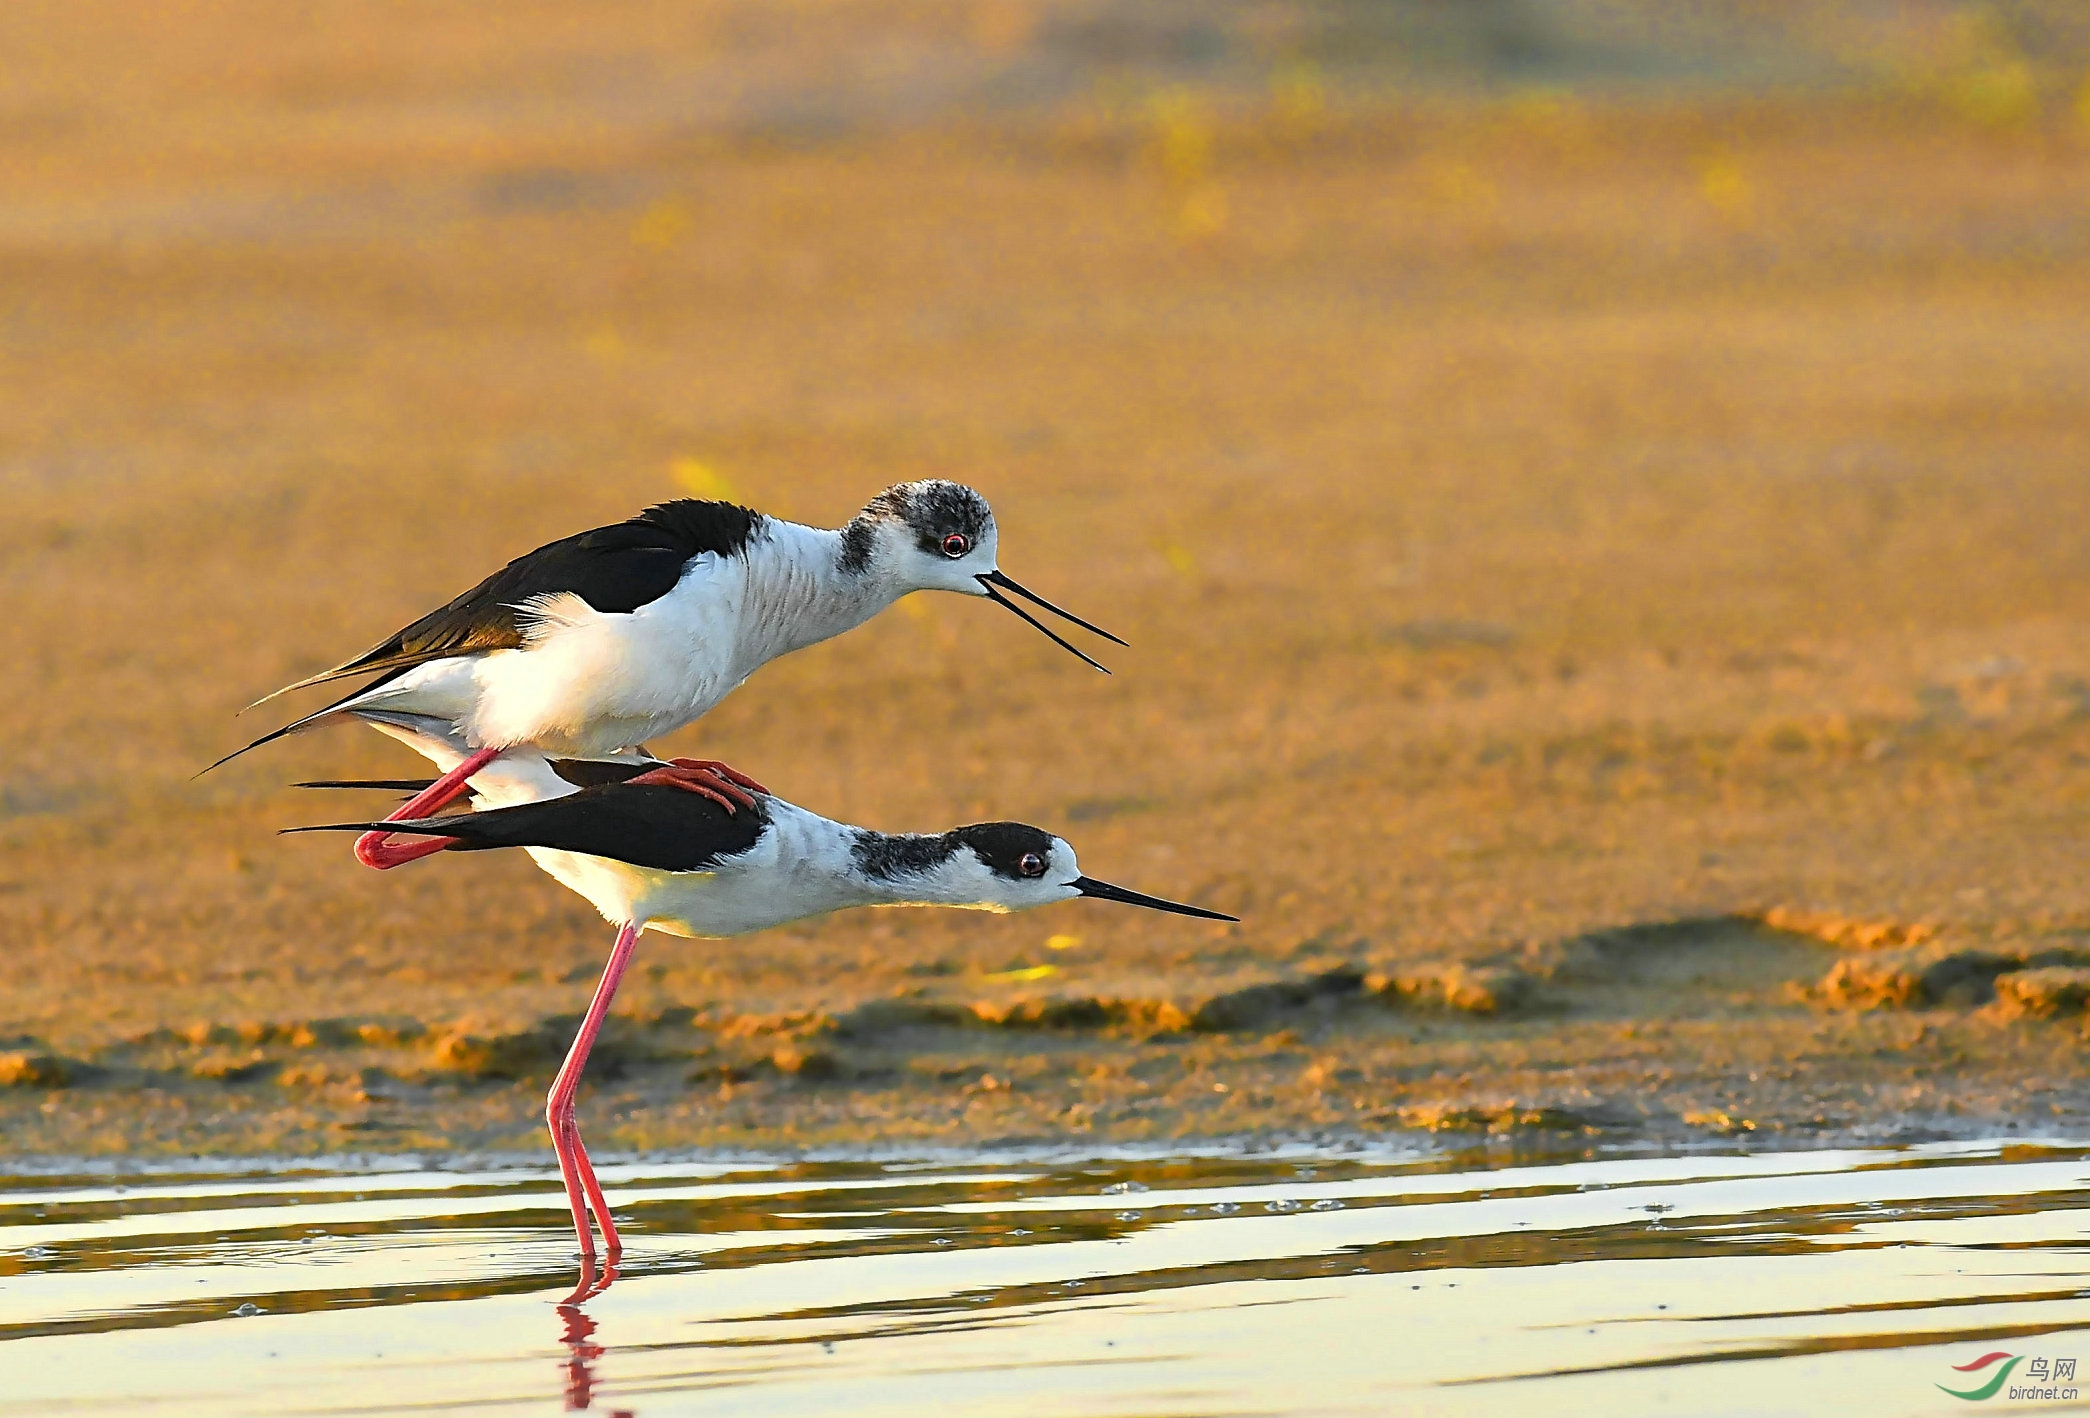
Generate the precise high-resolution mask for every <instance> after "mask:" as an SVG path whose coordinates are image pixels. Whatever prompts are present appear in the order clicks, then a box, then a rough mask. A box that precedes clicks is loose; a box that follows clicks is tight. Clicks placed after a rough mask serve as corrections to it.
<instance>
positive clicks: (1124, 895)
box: [1067, 876, 1241, 921]
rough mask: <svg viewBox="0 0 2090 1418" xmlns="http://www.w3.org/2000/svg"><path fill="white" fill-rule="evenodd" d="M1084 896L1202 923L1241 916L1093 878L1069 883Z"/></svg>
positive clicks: (1234, 919)
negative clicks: (1131, 889)
mask: <svg viewBox="0 0 2090 1418" xmlns="http://www.w3.org/2000/svg"><path fill="white" fill-rule="evenodd" d="M1067 884H1068V885H1069V886H1071V887H1073V888H1074V889H1075V890H1076V891H1079V892H1080V893H1081V894H1082V895H1083V896H1093V897H1095V898H1096V899H1097V900H1098V901H1122V902H1124V903H1125V904H1126V905H1127V906H1144V907H1146V908H1147V909H1148V910H1149V911H1169V912H1173V913H1174V914H1176V915H1178V916H1196V917H1197V918H1198V919H1199V920H1202V921H1238V920H1240V919H1241V918H1240V917H1239V916H1224V915H1221V914H1220V913H1219V912H1217V911H1207V910H1206V909H1205V908H1204V907H1202V906H1185V905H1184V904H1183V903H1182V902H1180V901H1163V900H1162V899H1161V898H1160V897H1159V896H1145V895H1142V894H1140V893H1139V892H1137V891H1127V890H1126V889H1125V888H1124V887H1122V886H1112V885H1111V884H1110V883H1109V882H1107V881H1098V880H1096V879H1095V878H1094V877H1092V876H1077V877H1075V878H1074V880H1072V881H1070V882H1068V883H1067Z"/></svg>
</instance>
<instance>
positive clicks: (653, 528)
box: [263, 499, 762, 702]
mask: <svg viewBox="0 0 2090 1418" xmlns="http://www.w3.org/2000/svg"><path fill="white" fill-rule="evenodd" d="M761 516H762V514H761V513H759V512H751V511H749V510H748V509H747V508H745V507H735V506H734V505H733V504H731V503H729V502H697V501H693V500H690V499H684V500H682V501H678V502H664V503H662V504H660V505H659V506H658V507H649V508H647V509H646V510H645V511H644V512H641V513H640V514H639V515H638V516H636V517H633V518H632V519H631V520H629V521H627V522H619V523H617V524H616V525H615V526H611V527H597V528H595V529H594V530H593V531H589V532H581V533H579V534H577V535H575V536H571V537H564V538H561V539H560V540H558V541H556V542H549V543H547V544H545V545H544V546H541V547H539V548H537V550H535V551H533V552H530V553H529V554H528V555H526V556H519V557H517V558H516V559H515V560H513V561H511V562H509V563H508V564H507V565H506V566H504V567H502V568H501V569H500V570H499V571H496V572H495V573H494V574H493V575H491V576H489V577H487V578H486V579H485V580H484V581H481V582H480V583H479V584H478V585H476V586H474V587H473V588H472V589H471V590H469V591H467V592H465V593H464V594H463V595H461V596H459V597H458V598H457V599H456V600H454V601H452V602H450V604H448V605H446V606H444V607H443V608H442V609H440V610H435V611H430V612H429V613H428V614H427V615H424V616H422V617H421V618H420V619H419V620H417V621H415V622H414V623H413V624H412V625H409V626H408V627H406V629H404V630H402V631H400V632H399V633H397V634H396V635H393V636H390V637H389V638H387V639H386V640H384V641H383V642H382V643H380V644H378V645H374V646H372V647H371V648H370V649H369V650H366V651H365V652H364V653H362V654H360V655H358V656H356V657H355V658H354V659H352V660H345V661H343V662H342V663H341V664H338V665H336V666H335V667H334V668H333V669H330V670H327V671H326V672H325V673H323V674H316V675H313V676H311V677H310V678H309V679H302V680H299V681H298V682H297V683H296V684H292V685H287V686H285V687H284V688H282V689H279V690H277V691H276V694H272V695H270V696H269V698H270V699H274V698H275V697H276V695H278V694H288V693H290V691H291V690H294V689H305V688H307V687H309V686H311V685H315V684H324V683H326V682H327V681H328V680H335V679H345V678H347V677H349V676H351V675H360V674H370V673H374V672H377V671H381V670H389V671H393V672H397V671H400V670H405V669H410V668H412V667H413V666H415V665H419V664H425V663H426V662H428V661H430V660H441V659H446V658H448V657H449V656H452V655H469V654H472V653H474V652H476V651H481V650H504V649H514V648H516V647H517V646H520V645H521V644H522V643H523V620H524V615H525V613H524V612H523V611H522V610H521V609H520V607H522V606H524V605H525V604H527V603H528V602H529V601H531V600H533V599H535V598H536V597H539V596H550V595H558V594H561V593H565V594H570V595H575V596H579V597H580V598H581V599H582V600H584V601H586V602H587V603H588V604H589V605H591V606H593V607H594V608H595V609H596V610H598V611H602V612H604V613H607V614H628V613H629V612H631V611H635V610H637V609H638V608H639V607H640V606H643V605H646V604H648V603H649V602H652V601H656V600H659V599H660V598H661V597H662V596H664V595H666V594H667V593H668V592H669V591H670V590H672V589H673V588H674V585H675V583H676V582H677V581H679V580H680V579H681V578H682V573H683V570H684V569H685V568H686V567H687V566H688V565H689V563H690V562H691V561H692V560H694V559H695V558H697V557H698V556H701V555H702V554H703V553H705V552H707V551H708V552H716V553H717V554H718V555H720V556H738V555H740V553H741V552H742V551H743V550H744V549H745V548H746V546H747V544H748V541H749V539H750V538H751V537H753V536H754V534H755V530H756V528H757V527H758V526H759V525H760V522H761ZM263 702H266V701H263Z"/></svg>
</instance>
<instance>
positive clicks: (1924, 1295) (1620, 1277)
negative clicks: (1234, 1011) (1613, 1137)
mask: <svg viewBox="0 0 2090 1418" xmlns="http://www.w3.org/2000/svg"><path fill="white" fill-rule="evenodd" d="M199 1166H200V1164H199ZM603 1180H604V1182H605V1184H606V1185H607V1186H608V1188H609V1191H610V1195H611V1198H612V1200H613V1201H614V1203H615V1204H616V1205H617V1207H618V1209H619V1214H620V1217H621V1218H622V1220H623V1224H624V1225H625V1227H626V1231H625V1234H626V1237H627V1240H628V1249H627V1251H626V1253H625V1258H624V1262H623V1264H622V1266H621V1268H620V1273H619V1274H618V1275H617V1276H616V1277H615V1278H614V1282H613V1283H612V1284H610V1285H609V1286H608V1288H606V1289H602V1290H600V1292H599V1293H597V1294H594V1295H592V1296H591V1297H588V1298H585V1299H582V1300H580V1301H579V1302H577V1303H564V1304H562V1303H561V1301H562V1298H563V1297H565V1296H566V1295H567V1293H568V1292H569V1291H570V1290H571V1289H572V1287H573V1284H574V1281H575V1276H576V1263H575V1257H574V1248H573V1243H572V1237H571V1234H570V1232H568V1231H566V1229H565V1227H566V1221H565V1217H564V1213H563V1203H562V1200H561V1197H560V1193H559V1189H558V1183H557V1178H556V1174H555V1173H553V1172H551V1171H550V1170H549V1169H548V1168H536V1169H532V1168H524V1167H488V1168H486V1169H484V1170H477V1171H474V1170H463V1169H453V1170H442V1169H421V1168H419V1167H417V1166H409V1165H408V1164H400V1163H390V1164H384V1165H379V1166H374V1167H372V1168H367V1169H352V1168H350V1169H332V1170H327V1171H293V1170H286V1169H282V1168H277V1169H273V1170H271V1169H264V1168H258V1167H256V1168H233V1169H224V1170H216V1171H208V1172H206V1171H201V1170H190V1171H186V1172H183V1171H173V1170H169V1171H165V1172H129V1173H122V1174H114V1175H112V1174H109V1173H103V1174H101V1175H99V1176H92V1177H89V1176H80V1175H51V1176H17V1177H15V1178H14V1179H13V1180H12V1181H10V1182H8V1183H7V1184H6V1189H5V1190H4V1191H0V1414H16V1413H21V1414H32V1413H33V1414H48V1413H58V1412H64V1413H102V1412H113V1413H125V1414H132V1413H136V1414H162V1413H207V1414H212V1415H228V1414H331V1413H342V1414H346V1413H380V1412H400V1411H414V1412H441V1411H446V1410H452V1409H455V1410H459V1411H470V1412H472V1413H482V1414H504V1413H547V1414H548V1413H556V1412H560V1411H572V1410H586V1411H591V1412H597V1413H604V1414H609V1413H617V1412H624V1413H630V1414H634V1415H659V1414H677V1413H727V1412H730V1413H734V1414H827V1413H843V1412H846V1413H850V1414H884V1413H894V1414H906V1415H909V1418H915V1415H924V1414H928V1413H931V1412H939V1411H942V1412H953V1413H967V1414H974V1413H984V1414H999V1413H1007V1414H1019V1413H1020V1414H1119V1415H1164V1414H1276V1413H1286V1414H1290V1413H1302V1414H1303V1413H1385V1412H1460V1413H1504V1414H1511V1413H1515V1414H1524V1413H1531V1412H1545V1411H1553V1412H1560V1411H1571V1412H1654V1411H1674V1412H1682V1413H1716V1412H1733V1413H1763V1412H1808V1411H1812V1412H1842V1413H1853V1412H1864V1413H1900V1412H1952V1411H1964V1410H1965V1409H1966V1407H1967V1406H1968V1404H1967V1401H1965V1400H1961V1399H1957V1398H1953V1397H1950V1396H1948V1395H1947V1394H1946V1393H1945V1392H1943V1391H1942V1390H1941V1388H1940V1385H1941V1384H1944V1385H1946V1386H1949V1387H1951V1388H1953V1389H1958V1390H1962V1391H1968V1390H1974V1389H1976V1388H1978V1386H1979V1381H1981V1380H1984V1379H1986V1378H1988V1377H1990V1376H1992V1375H1994V1374H1995V1373H1996V1372H1997V1371H1998V1370H1999V1369H2000V1368H2001V1366H2002V1364H2003V1362H2004V1361H2002V1360H1997V1361H1994V1362H1992V1363H1991V1364H1990V1365H1989V1366H1988V1367H1987V1368H1986V1369H1984V1370H1979V1371H1974V1372H1971V1373H1958V1372H1955V1371H1954V1369H1953V1367H1952V1366H1954V1365H1959V1364H1964V1363H1968V1362H1970V1361H1972V1360H1975V1359H1978V1358H1979V1357H1980V1356H1981V1355H1982V1354H1984V1353H1986V1352H1990V1351H1996V1350H2004V1351H2008V1352H2009V1353H2010V1354H2012V1355H2014V1356H2020V1357H2019V1358H2018V1359H2017V1362H2016V1365H2015V1372H2014V1374H2013V1377H2014V1378H2015V1379H2017V1380H2023V1379H2024V1377H2025V1374H2026V1372H2027V1371H2028V1370H2029V1368H2030V1366H2031V1365H2032V1363H2033V1362H2034V1361H2035V1360H2039V1359H2045V1360H2047V1361H2048V1364H2047V1366H2046V1367H2047V1371H2048V1372H2053V1367H2052V1366H2053V1364H2054V1363H2055V1362H2056V1361H2059V1360H2062V1359H2066V1358H2074V1359H2078V1360H2080V1361H2082V1364H2083V1367H2084V1368H2085V1369H2086V1370H2090V1253H2086V1248H2085V1247H2086V1237H2090V1231H2086V1225H2090V1213H2086V1212H2085V1211H2084V1209H2083V1208H2084V1205H2085V1201H2086V1199H2090V1192H2086V1190H2085V1186H2086V1182H2090V1149H2084V1148H2077V1147H2059V1146H2055V1147H2027V1146H2021V1145H2020V1146H2012V1147H2007V1148H2006V1147H2000V1146H1987V1145H1969V1144H1955V1145H1950V1146H1936V1147H1922V1148H1913V1149H1896V1150H1865V1151H1841V1152H1812V1153H1764V1154H1757V1155H1690V1156H1682V1157H1648V1156H1621V1157H1612V1158H1602V1159H1598V1160H1575V1161H1570V1162H1544V1161H1530V1160H1523V1161H1519V1160H1516V1159H1513V1158H1511V1157H1509V1156H1507V1155H1503V1156H1499V1157H1496V1158H1494V1159H1493V1165H1490V1158H1489V1157H1487V1156H1485V1155H1475V1154H1465V1155H1461V1156H1457V1157H1453V1156H1448V1155H1421V1154H1418V1153H1414V1152H1409V1153H1406V1154H1403V1153H1399V1152H1393V1151H1388V1152H1383V1153H1341V1154H1317V1153H1313V1152H1310V1151H1305V1150H1291V1151H1287V1150H1279V1151H1273V1152H1263V1153H1247V1154H1244V1153H1238V1152H1237V1153H1231V1154H1219V1153H1215V1154H1212V1155H1207V1156H1189V1157H1185V1156H1174V1157H1161V1156H1158V1155H1157V1156H1146V1157H1140V1156H1120V1157H1115V1158H1102V1159H1080V1160H1076V1159H1073V1158H1071V1157H1068V1156H1059V1157H1053V1156H1041V1157H1033V1158H1030V1159H1025V1160H1010V1158H1009V1157H1007V1156H1006V1155H1002V1156H999V1157H981V1158H971V1159H963V1158H956V1157H952V1156H945V1157H941V1158H937V1159H933V1160H927V1161H917V1162H898V1161H883V1162H815V1163H804V1162H800V1163H795V1164H791V1165H778V1164H775V1163H771V1162H755V1161H707V1162H689V1163H659V1162H651V1163H645V1162H642V1163H632V1164H629V1165H625V1166H611V1167H606V1168H605V1169H604V1170H603ZM2085 1377H2086V1378H2090V1373H2086V1375H2085ZM2085 1391H2086V1392H2090V1384H2086V1385H2085ZM1997 1397H1999V1398H2002V1399H2004V1406H2013V1407H2022V1406H2026V1405H2025V1404H2024V1403H2023V1402H2020V1403H2018V1404H2010V1403H2009V1401H2008V1397H2007V1394H1998V1395H1997ZM2033 1402H2034V1403H2035V1404H2038V1405H2039V1406H2052V1407H2055V1408H2057V1409H2059V1408H2062V1407H2066V1406H2068V1405H2067V1404H2066V1403H2065V1399H2064V1397H2063V1396H2062V1395H2061V1394H2059V1393H2058V1392H2057V1395H2056V1398H2055V1399H2054V1400H2053V1401H2051V1402H2050V1403H2048V1402H2047V1401H2045V1400H2034V1401H2033Z"/></svg>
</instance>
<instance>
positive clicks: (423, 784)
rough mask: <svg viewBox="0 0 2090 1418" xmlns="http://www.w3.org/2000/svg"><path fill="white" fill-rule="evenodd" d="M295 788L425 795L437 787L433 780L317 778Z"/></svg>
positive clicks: (297, 784) (294, 784) (296, 785)
mask: <svg viewBox="0 0 2090 1418" xmlns="http://www.w3.org/2000/svg"><path fill="white" fill-rule="evenodd" d="M290 786H291V787H293V788H372V789H376V790H379V791H383V792H393V793H423V792H426V791H428V789H430V788H432V787H434V786H435V779H433V778H316V779H314V780H313V781H312V782H310V783H292V784H291V785H290Z"/></svg>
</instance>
